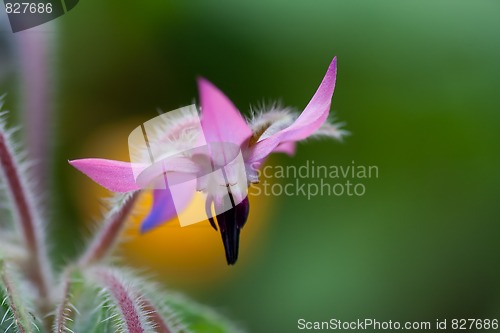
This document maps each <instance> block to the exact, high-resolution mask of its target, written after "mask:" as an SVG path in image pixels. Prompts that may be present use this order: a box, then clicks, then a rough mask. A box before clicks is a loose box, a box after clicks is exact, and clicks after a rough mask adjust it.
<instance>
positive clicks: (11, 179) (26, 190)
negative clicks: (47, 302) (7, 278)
mask: <svg viewBox="0 0 500 333" xmlns="http://www.w3.org/2000/svg"><path fill="white" fill-rule="evenodd" d="M1 106H2V102H1V101H0V108H1ZM12 134H13V132H12V130H7V128H6V125H5V113H2V114H0V173H1V174H2V181H3V186H4V188H5V189H6V192H7V197H8V198H9V202H10V207H11V208H12V212H13V216H14V225H15V227H16V229H17V230H18V231H19V233H20V234H21V235H22V238H23V241H24V244H25V246H26V249H27V250H28V252H29V253H30V254H31V255H30V256H29V258H30V259H31V262H29V263H26V265H27V266H26V267H27V269H29V270H30V271H31V274H30V275H31V276H32V282H33V284H34V285H35V286H36V287H37V290H38V293H39V295H40V297H41V299H42V300H44V299H47V298H49V297H50V295H49V286H50V284H51V280H52V276H51V266H50V262H49V259H48V255H47V249H46V248H45V244H46V241H45V230H44V229H45V227H46V225H45V222H44V220H43V217H42V213H41V209H40V205H39V202H38V201H37V199H36V190H35V189H34V186H33V184H32V183H31V182H30V178H29V177H28V176H27V174H26V166H25V165H26V164H25V163H23V161H22V158H20V157H19V154H18V148H16V147H15V146H14V145H13V144H12V141H13V140H12V139H11V138H12ZM42 302H43V301H42Z"/></svg>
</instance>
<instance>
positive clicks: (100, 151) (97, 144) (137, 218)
mask: <svg viewBox="0 0 500 333" xmlns="http://www.w3.org/2000/svg"><path fill="white" fill-rule="evenodd" d="M142 122H143V120H142V121H141V120H135V121H132V120H129V121H127V122H125V123H121V124H120V123H119V124H114V125H106V126H105V127H103V128H101V129H97V130H95V131H93V135H92V137H91V138H90V140H88V142H86V143H85V145H84V147H83V150H82V152H81V153H80V154H79V155H78V157H79V158H88V157H96V158H106V159H115V160H122V161H129V156H128V146H127V140H128V135H129V133H130V132H131V131H132V130H133V129H134V128H135V127H136V126H137V125H138V124H141V123H142ZM75 172H76V171H75ZM74 179H75V183H74V186H75V191H72V193H75V194H76V195H77V197H75V200H76V202H77V203H78V207H79V208H80V209H81V215H82V216H83V218H84V220H86V221H89V220H91V218H92V217H98V216H100V212H101V211H102V206H103V205H102V202H100V201H99V198H106V197H109V196H110V192H109V191H107V190H106V189H104V188H103V187H101V186H99V185H98V184H96V183H94V182H93V181H92V180H91V179H89V178H87V177H86V176H84V175H82V174H75V177H74ZM271 201H272V198H271V197H267V198H264V197H250V217H249V219H248V221H247V224H246V225H245V227H244V228H243V230H242V232H241V236H240V237H241V238H240V252H239V259H238V262H237V263H236V266H235V267H228V266H227V264H226V259H225V253H224V247H223V244H222V240H221V236H220V233H219V232H217V231H215V230H214V229H212V227H211V226H210V224H209V222H208V221H204V222H201V223H197V224H194V225H190V226H187V227H180V225H179V222H178V221H177V219H174V220H171V221H169V222H167V223H165V224H163V225H162V226H160V227H158V228H155V229H154V230H152V231H149V232H147V233H145V234H140V231H139V227H140V223H141V221H142V219H143V218H144V217H145V216H146V214H147V213H148V212H149V209H150V206H151V204H152V193H151V191H145V192H144V193H143V194H142V195H141V197H140V198H139V201H138V204H137V209H136V213H135V214H134V216H132V217H131V218H130V221H129V223H128V225H129V226H130V227H127V230H126V231H125V232H124V238H123V239H124V241H123V243H122V244H121V245H120V246H119V249H118V250H117V254H118V255H119V256H120V258H121V259H122V260H124V262H126V263H127V264H128V265H131V266H133V267H138V268H144V269H145V270H146V271H147V272H151V273H152V274H154V275H157V276H159V277H165V279H168V281H169V282H170V283H172V282H174V283H177V284H186V285H189V286H195V285H197V284H199V283H201V282H202V281H203V284H206V282H207V281H211V282H212V283H214V282H216V281H218V282H223V280H224V276H227V277H229V274H228V273H231V271H234V270H235V269H240V268H241V267H244V266H246V265H248V264H249V263H250V259H251V256H253V255H255V254H260V253H261V252H260V251H259V249H260V248H261V246H259V245H260V244H262V242H263V241H264V238H265V236H264V235H263V234H264V229H265V228H264V224H265V223H266V222H267V221H266V215H269V214H267V213H269V212H270V203H271ZM194 207H196V208H197V209H199V207H200V206H199V205H195V204H193V203H191V204H190V205H189V206H188V208H187V209H188V210H189V209H195V208H194Z"/></svg>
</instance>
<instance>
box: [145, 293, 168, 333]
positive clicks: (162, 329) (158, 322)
mask: <svg viewBox="0 0 500 333" xmlns="http://www.w3.org/2000/svg"><path fill="white" fill-rule="evenodd" d="M142 304H143V306H144V310H145V311H146V312H147V313H148V314H149V319H150V320H151V322H152V323H153V324H154V325H155V329H156V331H157V332H158V333H172V331H171V330H170V328H169V327H168V324H167V322H166V321H165V320H164V319H163V317H162V316H161V315H160V313H159V312H158V310H157V309H156V307H155V306H154V305H153V303H151V302H150V301H149V300H148V299H146V298H143V300H142Z"/></svg>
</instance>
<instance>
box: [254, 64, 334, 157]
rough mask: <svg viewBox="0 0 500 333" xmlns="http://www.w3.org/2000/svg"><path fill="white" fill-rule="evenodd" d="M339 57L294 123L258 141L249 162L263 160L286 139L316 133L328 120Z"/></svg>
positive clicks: (293, 139)
mask: <svg viewBox="0 0 500 333" xmlns="http://www.w3.org/2000/svg"><path fill="white" fill-rule="evenodd" d="M336 75H337V58H336V57H335V58H333V60H332V62H331V63H330V66H329V67H328V70H327V72H326V74H325V77H324V78H323V81H322V82H321V84H320V86H319V88H318V90H317V91H316V93H315V94H314V96H313V98H312V99H311V101H310V102H309V104H308V105H307V106H306V108H305V109H304V111H302V113H301V114H300V116H299V117H298V118H297V119H296V120H295V121H294V122H293V124H292V125H290V126H289V127H287V128H285V129H284V130H281V131H279V132H277V133H275V134H273V135H271V136H270V137H268V138H265V139H263V140H262V141H259V142H257V143H256V144H255V145H254V146H253V147H251V148H250V150H249V151H248V153H247V156H246V160H247V161H248V162H250V163H251V162H254V161H260V160H263V159H264V158H265V157H266V156H267V155H269V154H270V153H271V152H273V150H274V149H276V147H278V146H279V144H280V143H282V142H284V141H299V140H303V139H305V138H307V137H308V136H309V135H311V134H312V133H314V131H316V130H317V129H318V128H320V127H321V125H322V124H323V123H324V122H325V121H326V119H327V117H328V113H329V112H330V104H331V100H332V96H333V91H334V89H335V77H336Z"/></svg>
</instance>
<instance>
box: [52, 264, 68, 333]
mask: <svg viewBox="0 0 500 333" xmlns="http://www.w3.org/2000/svg"><path fill="white" fill-rule="evenodd" d="M70 287H71V279H70V274H66V275H65V277H64V282H63V288H64V289H63V294H62V300H61V303H59V305H58V306H57V309H56V313H55V318H54V332H55V333H63V332H66V331H67V329H68V328H67V326H66V323H67V322H68V320H71V318H70V316H71V313H72V312H73V308H72V307H71V304H70V301H69V299H70V297H71V295H70V293H71V290H70Z"/></svg>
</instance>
